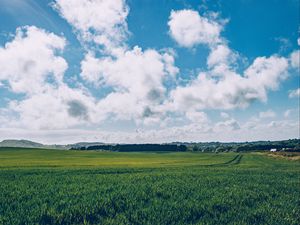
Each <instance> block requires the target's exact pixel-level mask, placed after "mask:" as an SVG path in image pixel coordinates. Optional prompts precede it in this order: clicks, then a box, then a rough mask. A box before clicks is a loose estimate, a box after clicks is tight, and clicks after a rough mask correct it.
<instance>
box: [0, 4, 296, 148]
mask: <svg viewBox="0 0 300 225" xmlns="http://www.w3.org/2000/svg"><path fill="white" fill-rule="evenodd" d="M298 9H299V0H287V1H276V0H272V1H268V2H261V1H254V0H249V1H234V0H229V1H226V2H219V3H214V2H211V1H206V0H202V1H189V2H186V1H185V0H178V1H167V0H163V1H153V2H151V3H150V2H149V1H134V0H127V1H125V0H115V1H108V2H104V1H100V0H93V1H90V2H84V1H81V2H80V1H78V2H70V1H66V0H46V1H42V2H41V1H35V0H13V1H11V0H3V1H1V2H0V19H1V21H3V22H2V23H1V24H0V96H1V98H0V124H1V125H0V138H1V139H3V140H5V139H24V140H33V141H34V142H39V143H45V144H67V143H76V142H103V143H171V142H224V143H225V142H227V143H228V142H252V141H260V140H269V141H278V140H288V139H299V137H300V131H299V127H300V121H299V120H300V119H299V116H300V111H299V97H300V87H299V82H300V80H299V79H300V75H299V74H300V71H299V64H300V62H299V60H300V59H299V58H300V56H299V55H300V50H299V47H300V38H299V33H300V25H299V17H300V15H299V10H298ZM266 12H267V16H266ZM91 15H92V16H91Z"/></svg>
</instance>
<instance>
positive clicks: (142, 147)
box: [72, 144, 187, 152]
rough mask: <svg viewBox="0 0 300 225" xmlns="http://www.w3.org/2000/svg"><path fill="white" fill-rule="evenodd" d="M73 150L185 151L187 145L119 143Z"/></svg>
mask: <svg viewBox="0 0 300 225" xmlns="http://www.w3.org/2000/svg"><path fill="white" fill-rule="evenodd" d="M72 149H73V150H74V149H75V150H107V151H117V152H151V151H153V152H154V151H155V152H184V151H186V150H187V147H186V146H185V145H176V144H117V145H92V146H87V147H80V148H74V147H73V148H72Z"/></svg>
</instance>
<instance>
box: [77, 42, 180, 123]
mask: <svg viewBox="0 0 300 225" xmlns="http://www.w3.org/2000/svg"><path fill="white" fill-rule="evenodd" d="M81 70H82V72H81V76H82V78H83V79H85V80H86V81H88V82H91V83H93V84H96V86H98V87H100V86H109V87H111V88H113V90H114V91H113V92H112V93H110V94H109V95H108V96H106V98H104V99H102V100H100V101H99V103H98V105H99V107H101V108H105V109H110V111H111V112H114V114H126V112H127V113H128V114H129V115H131V116H130V117H129V118H132V117H133V116H137V117H139V116H138V115H140V116H142V117H150V113H147V112H154V111H155V112H157V111H158V110H159V109H157V108H156V106H157V105H159V104H161V103H162V101H163V100H164V99H165V97H166V87H165V86H164V81H166V80H168V79H172V78H174V76H175V75H176V74H177V72H178V68H177V67H175V66H174V56H173V55H172V54H171V53H169V52H162V53H160V52H158V51H156V50H153V49H147V50H145V51H143V50H142V49H141V48H139V47H137V46H136V47H134V48H133V49H132V50H128V51H125V52H124V54H122V55H120V56H119V57H117V58H113V57H110V56H107V57H100V58H96V57H94V56H93V55H91V54H90V53H89V54H87V55H86V57H85V59H84V60H83V61H82V62H81ZM121 99H122V101H120V100H121ZM146 106H147V107H148V108H147V110H146V108H145V107H146ZM155 114H156V113H151V115H155ZM145 115H147V116H145ZM126 116H128V115H127V114H126Z"/></svg>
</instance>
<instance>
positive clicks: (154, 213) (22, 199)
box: [0, 148, 300, 225]
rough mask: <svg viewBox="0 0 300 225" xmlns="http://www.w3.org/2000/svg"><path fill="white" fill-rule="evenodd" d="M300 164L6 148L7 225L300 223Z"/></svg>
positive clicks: (0, 189) (2, 213)
mask: <svg viewBox="0 0 300 225" xmlns="http://www.w3.org/2000/svg"><path fill="white" fill-rule="evenodd" d="M299 205H300V163H299V161H297V160H293V161H291V160H286V159H285V158H284V157H278V158H274V157H270V156H267V155H264V154H259V153H247V154H238V153H219V154H215V153H189V152H180V153H155V152H151V153H150V152H149V153H139V152H135V153H118V152H92V151H64V150H41V149H18V148H0V224H289V225H290V224H299V221H300V216H299V215H300V209H299Z"/></svg>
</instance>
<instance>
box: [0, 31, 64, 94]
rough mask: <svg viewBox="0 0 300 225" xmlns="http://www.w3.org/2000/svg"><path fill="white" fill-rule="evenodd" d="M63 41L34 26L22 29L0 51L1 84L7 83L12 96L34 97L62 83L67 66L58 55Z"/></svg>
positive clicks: (61, 38) (62, 47)
mask: <svg viewBox="0 0 300 225" xmlns="http://www.w3.org/2000/svg"><path fill="white" fill-rule="evenodd" d="M65 44H66V41H65V39H64V38H63V37H59V36H57V35H55V34H53V33H49V32H46V31H45V30H43V29H39V28H37V27H34V26H26V27H21V28H18V29H17V30H16V35H15V37H14V39H13V40H12V41H11V42H8V43H6V44H5V46H4V47H2V48H0V80H6V81H8V83H9V86H10V88H11V90H12V91H13V92H17V93H26V94H36V93H37V92H42V91H45V90H46V89H47V88H49V85H50V84H49V83H46V82H45V81H46V80H47V79H51V78H52V79H53V80H54V83H52V85H54V84H59V83H61V82H62V78H63V75H64V72H65V71H66V69H67V67H68V65H67V62H66V61H65V59H64V58H63V57H62V56H60V55H59V52H61V51H62V50H63V49H64V47H65Z"/></svg>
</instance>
